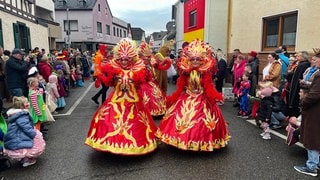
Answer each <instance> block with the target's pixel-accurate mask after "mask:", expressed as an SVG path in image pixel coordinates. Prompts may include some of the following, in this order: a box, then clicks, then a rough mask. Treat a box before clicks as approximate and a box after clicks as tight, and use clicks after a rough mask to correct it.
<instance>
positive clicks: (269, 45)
mask: <svg viewBox="0 0 320 180" xmlns="http://www.w3.org/2000/svg"><path fill="white" fill-rule="evenodd" d="M175 7H177V10H176V12H177V13H176V14H177V15H176V19H175V21H176V24H177V25H176V27H179V26H181V24H182V22H183V23H184V24H183V27H184V29H183V31H181V29H178V28H177V31H176V33H177V35H176V38H178V37H179V36H181V34H183V41H191V40H193V39H195V38H199V39H202V40H204V41H205V42H207V43H209V44H211V45H212V46H213V47H214V48H215V49H217V48H220V49H222V50H224V52H225V53H226V54H231V53H232V51H233V50H234V49H240V50H241V52H242V53H244V54H246V53H248V52H250V51H251V50H255V51H257V52H258V53H259V57H260V59H261V62H262V65H261V67H263V65H264V63H265V62H266V56H267V54H268V53H270V52H273V51H274V50H275V49H276V48H277V47H279V46H281V45H286V46H287V48H288V52H289V53H294V52H297V51H302V50H305V51H309V52H311V53H312V48H315V47H319V46H320V45H319V40H320V31H318V29H319V27H320V24H319V23H316V22H317V21H318V20H319V19H320V14H319V13H317V12H319V10H320V1H309V0H283V1H276V0H269V1H256V0H247V1H237V0H226V1H221V0H179V1H177V3H176V4H175ZM179 11H180V13H178V12H179ZM182 11H183V14H184V15H183V20H181V12H182ZM178 41H181V39H178V40H177V42H178Z"/></svg>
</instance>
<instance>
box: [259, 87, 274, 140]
mask: <svg viewBox="0 0 320 180" xmlns="http://www.w3.org/2000/svg"><path fill="white" fill-rule="evenodd" d="M259 86H260V90H259V91H258V92H257V96H259V97H260V98H261V102H260V107H259V110H258V113H257V116H256V123H257V125H258V126H260V127H261V128H262V129H263V132H262V133H261V134H260V135H261V136H262V139H265V140H269V139H271V135H270V129H269V124H270V119H271V114H272V105H273V103H274V101H273V97H272V96H271V95H272V92H273V86H272V82H271V81H265V82H260V83H259Z"/></svg>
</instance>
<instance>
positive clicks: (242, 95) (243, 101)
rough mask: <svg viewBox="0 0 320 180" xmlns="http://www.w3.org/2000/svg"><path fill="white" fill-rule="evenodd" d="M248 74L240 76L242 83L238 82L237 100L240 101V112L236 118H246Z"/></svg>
mask: <svg viewBox="0 0 320 180" xmlns="http://www.w3.org/2000/svg"><path fill="white" fill-rule="evenodd" d="M249 76H250V74H249V73H248V72H245V73H244V74H243V75H242V81H241V82H240V89H239V92H238V98H239V99H240V111H239V112H238V117H241V118H248V111H249V110H248V94H249V91H250V84H251V83H250V81H249Z"/></svg>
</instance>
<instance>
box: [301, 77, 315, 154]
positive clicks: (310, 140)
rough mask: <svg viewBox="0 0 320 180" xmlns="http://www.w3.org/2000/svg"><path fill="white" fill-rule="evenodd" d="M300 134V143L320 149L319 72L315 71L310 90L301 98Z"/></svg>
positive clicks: (313, 148) (310, 147) (308, 147)
mask: <svg viewBox="0 0 320 180" xmlns="http://www.w3.org/2000/svg"><path fill="white" fill-rule="evenodd" d="M301 109H302V111H301V114H302V123H301V131H300V132H301V135H300V140H301V142H302V144H303V145H304V146H305V147H306V148H307V149H311V150H320V119H319V117H320V72H317V73H316V75H315V76H314V79H313V81H312V83H311V86H310V91H309V93H308V94H307V95H306V97H304V98H303V99H302V100H301Z"/></svg>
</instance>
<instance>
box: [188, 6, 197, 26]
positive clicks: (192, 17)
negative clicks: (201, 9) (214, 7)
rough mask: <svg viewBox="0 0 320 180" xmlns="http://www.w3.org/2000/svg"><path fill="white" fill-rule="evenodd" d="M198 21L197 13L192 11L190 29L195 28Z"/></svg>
mask: <svg viewBox="0 0 320 180" xmlns="http://www.w3.org/2000/svg"><path fill="white" fill-rule="evenodd" d="M196 20H197V11H196V10H194V11H191V12H190V14H189V27H195V26H196V22H197V21H196Z"/></svg>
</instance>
